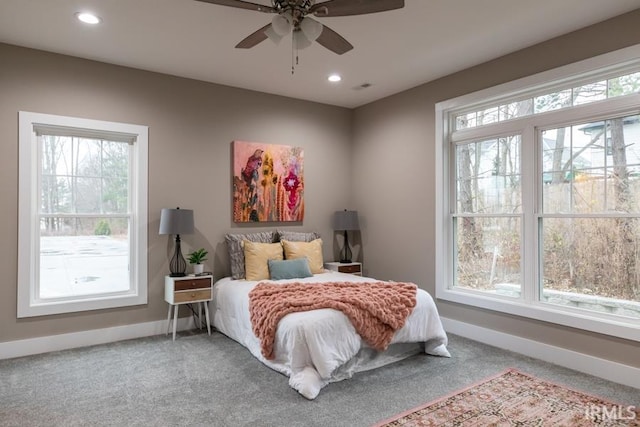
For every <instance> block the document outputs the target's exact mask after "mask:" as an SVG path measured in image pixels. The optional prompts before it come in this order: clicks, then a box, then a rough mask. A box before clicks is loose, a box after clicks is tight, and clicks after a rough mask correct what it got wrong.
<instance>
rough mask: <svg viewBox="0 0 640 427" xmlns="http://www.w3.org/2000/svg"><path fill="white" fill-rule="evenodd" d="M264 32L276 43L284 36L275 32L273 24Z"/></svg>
mask: <svg viewBox="0 0 640 427" xmlns="http://www.w3.org/2000/svg"><path fill="white" fill-rule="evenodd" d="M264 34H265V35H266V36H267V37H268V38H269V40H271V41H272V42H274V43H275V44H278V43H280V40H282V36H281V35H280V34H278V33H276V32H275V30H274V29H273V25H271V26H270V27H269V28H267V29H266V30H265V31H264Z"/></svg>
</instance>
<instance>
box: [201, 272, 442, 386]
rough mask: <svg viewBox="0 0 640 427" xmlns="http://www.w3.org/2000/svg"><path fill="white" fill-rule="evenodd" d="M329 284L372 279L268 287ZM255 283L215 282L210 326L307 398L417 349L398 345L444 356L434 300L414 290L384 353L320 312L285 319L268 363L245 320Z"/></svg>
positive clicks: (330, 313)
mask: <svg viewBox="0 0 640 427" xmlns="http://www.w3.org/2000/svg"><path fill="white" fill-rule="evenodd" d="M333 281H338V282H347V281H348V282H370V281H375V279H371V278H367V277H359V276H355V275H351V274H344V273H338V272H325V273H322V274H316V275H314V276H313V277H308V278H305V279H291V280H279V281H272V282H271V283H276V284H279V283H289V282H333ZM257 283H258V282H255V281H247V280H232V279H231V278H230V277H225V278H223V279H220V280H219V281H217V282H216V283H215V285H214V288H213V300H212V301H211V303H210V310H211V313H212V320H213V325H214V326H215V327H216V328H217V329H218V330H219V331H220V332H222V333H223V334H225V335H227V336H228V337H230V338H232V339H234V340H236V341H238V342H239V343H240V344H242V345H244V346H245V347H247V348H248V349H249V351H251V353H252V354H253V355H254V356H255V357H256V358H258V359H259V360H260V361H261V362H262V363H264V364H265V365H267V366H269V367H270V368H272V369H274V370H276V371H278V372H281V373H283V374H285V375H287V376H288V377H289V385H290V386H291V387H293V388H294V389H295V390H297V391H298V392H299V393H300V394H302V395H303V396H304V397H306V398H307V399H314V398H315V397H316V396H317V395H318V393H319V392H320V389H322V387H324V386H326V385H327V384H329V383H330V382H334V381H340V380H343V379H346V378H349V377H351V376H352V375H353V373H354V372H359V371H363V370H366V369H371V368H373V367H377V366H381V365H384V364H387V363H390V362H393V361H395V360H399V359H402V358H405V357H407V356H410V355H412V354H415V352H416V350H417V349H420V348H421V347H419V346H418V345H416V344H403V343H424V351H425V352H426V353H428V354H432V355H436V356H446V357H449V352H448V351H447V348H446V345H447V336H446V333H445V331H444V329H443V328H442V323H441V322H440V317H439V316H438V311H437V309H436V306H435V303H434V302H433V298H431V296H430V295H429V294H428V293H427V292H426V291H424V290H422V289H418V293H417V303H416V307H415V308H414V310H413V312H412V313H411V314H410V315H409V317H408V319H407V322H406V323H405V325H404V327H403V328H402V329H400V330H398V331H397V332H396V334H395V335H394V338H393V341H392V345H391V346H390V347H389V350H387V351H386V352H384V353H382V354H380V353H379V352H377V351H375V350H373V349H371V348H369V346H368V345H367V344H366V343H365V342H364V341H363V340H362V339H361V338H360V336H359V335H358V334H357V332H356V331H355V329H354V327H353V325H352V324H351V322H350V321H349V319H348V318H347V317H346V316H345V315H344V314H342V312H340V311H338V310H334V309H322V310H313V311H307V312H300V313H291V314H288V315H286V316H285V317H284V318H283V319H282V320H281V321H280V323H279V324H278V330H277V332H276V342H275V346H274V349H275V355H276V356H275V359H273V360H267V359H265V358H264V357H263V356H262V353H261V351H260V340H259V339H258V338H257V337H256V336H255V335H254V333H253V330H252V328H251V320H250V318H249V292H250V291H251V289H253V287H254V286H255V285H256V284H257Z"/></svg>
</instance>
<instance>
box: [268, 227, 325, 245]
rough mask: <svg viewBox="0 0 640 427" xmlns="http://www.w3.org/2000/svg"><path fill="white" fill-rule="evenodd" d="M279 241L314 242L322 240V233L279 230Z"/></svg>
mask: <svg viewBox="0 0 640 427" xmlns="http://www.w3.org/2000/svg"><path fill="white" fill-rule="evenodd" d="M277 233H278V240H288V241H290V242H312V241H314V240H316V239H319V238H320V233H316V232H313V231H312V232H309V233H303V232H300V231H286V230H278V231H277Z"/></svg>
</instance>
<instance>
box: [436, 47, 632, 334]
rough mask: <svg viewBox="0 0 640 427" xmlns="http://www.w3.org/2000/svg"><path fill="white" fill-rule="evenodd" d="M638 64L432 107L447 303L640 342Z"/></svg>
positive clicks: (563, 75) (577, 69) (593, 66)
mask: <svg viewBox="0 0 640 427" xmlns="http://www.w3.org/2000/svg"><path fill="white" fill-rule="evenodd" d="M639 54H640V46H636V47H633V48H628V49H625V50H622V51H618V52H614V53H611V54H608V55H603V56H601V57H598V58H593V59H591V60H588V61H583V62H581V63H579V64H572V65H571V66H568V67H563V68H560V69H557V70H552V71H549V72H545V73H542V74H539V75H536V76H532V77H529V78H526V79H522V80H519V81H516V82H512V83H508V84H506V85H502V86H499V87H496V88H491V89H487V90H484V91H481V92H478V93H474V94H470V95H467V96H463V97H460V98H456V99H454V100H450V101H445V102H443V103H440V104H438V105H437V106H436V123H437V130H436V134H437V135H436V138H437V141H439V144H438V149H437V161H436V164H437V165H438V168H439V169H438V171H437V176H438V180H437V183H438V184H437V185H438V191H437V221H438V227H437V246H438V250H437V251H436V252H437V253H438V255H437V256H438V259H437V260H436V268H437V271H436V277H437V283H438V284H437V287H436V294H437V297H438V298H441V299H444V300H449V301H455V302H459V303H463V304H469V305H473V306H478V307H483V308H487V309H491V310H497V311H502V312H506V313H511V314H515V315H520V316H525V317H531V318H535V319H540V320H544V321H549V322H553V323H558V324H562V325H567V326H571V327H576V328H581V329H586V330H591V331H595V332H600V333H605V334H609V335H614V336H619V337H622V338H627V339H632V340H636V341H640V328H639V327H640V60H638V59H637V58H638V57H639Z"/></svg>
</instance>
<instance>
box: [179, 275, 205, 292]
mask: <svg viewBox="0 0 640 427" xmlns="http://www.w3.org/2000/svg"><path fill="white" fill-rule="evenodd" d="M174 286H175V290H176V291H186V290H190V289H203V288H210V287H211V279H209V278H203V279H187V280H176V281H175V285H174ZM207 292H208V291H207Z"/></svg>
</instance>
